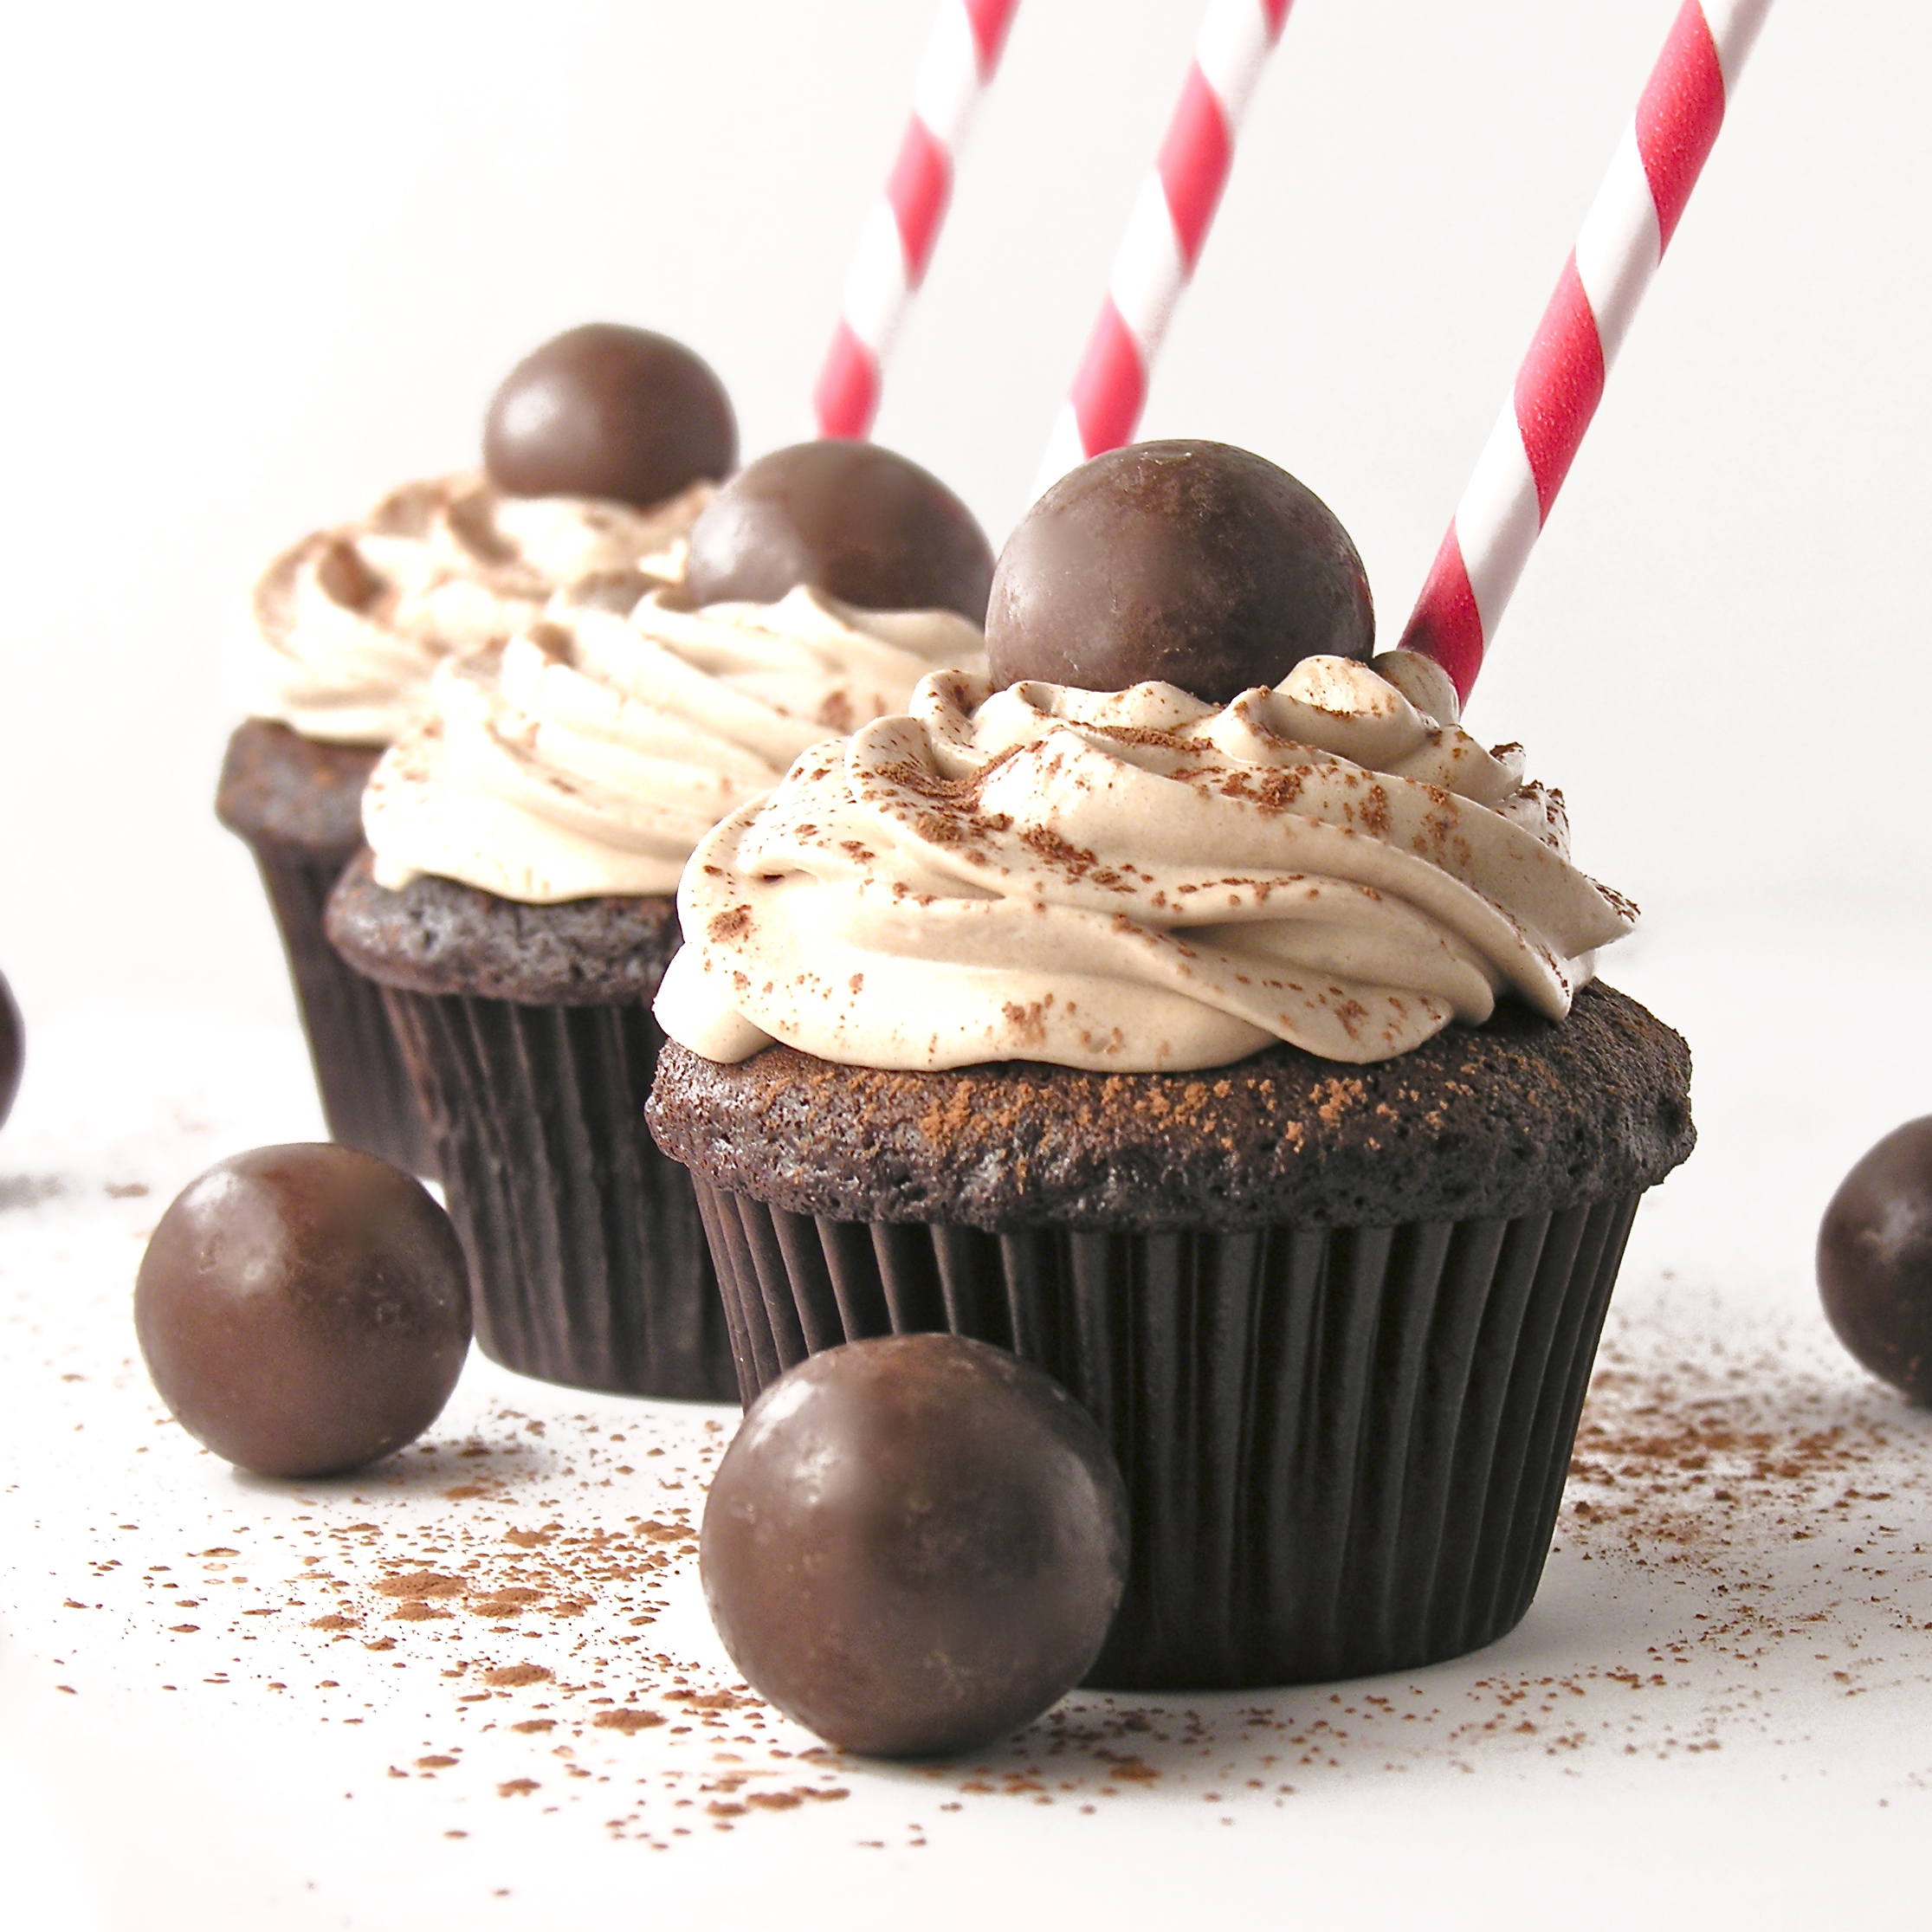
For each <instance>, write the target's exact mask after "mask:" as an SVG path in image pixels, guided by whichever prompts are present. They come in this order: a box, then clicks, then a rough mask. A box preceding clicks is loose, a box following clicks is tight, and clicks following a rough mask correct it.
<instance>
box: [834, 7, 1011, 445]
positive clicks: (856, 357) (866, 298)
mask: <svg viewBox="0 0 1932 1932" xmlns="http://www.w3.org/2000/svg"><path fill="white" fill-rule="evenodd" d="M1018 6H1019V0H940V12H939V18H938V19H937V20H936V21H934V23H933V37H932V38H931V39H930V40H929V41H928V42H927V43H926V55H925V58H924V60H923V61H921V63H920V68H919V80H918V83H917V85H916V87H914V93H913V112H912V119H911V120H908V122H907V123H906V132H905V137H904V139H902V140H901V142H900V144H899V155H898V158H897V159H896V160H895V161H894V163H893V164H892V172H891V174H890V175H888V177H887V178H886V190H885V192H884V194H882V196H881V197H879V199H878V200H877V201H876V202H875V203H874V204H873V205H872V212H871V213H870V215H869V216H867V218H866V223H865V229H864V231H863V233H862V234H861V236H859V249H858V254H857V255H856V258H855V259H854V261H853V263H852V268H851V272H850V275H847V276H846V278H845V299H844V301H843V305H842V307H841V309H840V313H839V319H838V327H837V330H836V331H834V333H833V335H832V346H831V349H830V352H829V353H828V354H827V355H826V357H825V365H824V368H823V369H822V370H821V371H820V372H819V376H818V386H817V388H816V389H815V390H814V391H812V398H811V401H812V412H813V414H814V415H815V416H816V417H817V421H818V433H819V435H820V436H850V437H852V438H855V439H860V438H863V437H864V436H866V435H867V434H868V433H869V431H870V430H871V428H872V419H873V417H875V416H876V415H877V414H878V412H879V386H880V381H881V378H882V373H883V372H884V368H885V362H886V358H887V357H888V355H889V354H890V353H891V352H892V345H893V340H894V338H895V336H896V335H897V334H898V333H899V324H900V322H901V320H902V319H903V317H904V315H905V313H906V308H907V305H908V303H909V302H910V301H911V300H912V296H913V291H914V289H916V288H918V287H919V285H920V283H921V281H924V280H925V279H926V268H927V263H928V262H931V260H932V259H933V244H934V242H937V241H938V240H939V232H940V223H942V222H943V221H944V220H945V219H946V206H947V203H948V202H949V201H950V200H951V199H952V198H953V166H954V164H955V162H956V161H957V159H958V157H959V152H960V146H961V145H962V144H963V143H964V141H965V139H966V129H967V128H968V126H970V125H971V124H972V113H973V109H974V108H975V107H978V106H979V97H980V95H981V94H984V93H985V91H986V89H987V87H989V86H990V85H991V84H992V77H993V74H994V73H995V72H996V71H997V70H998V66H999V56H1000V54H1001V52H1002V50H1003V49H1004V48H1005V44H1006V29H1008V28H1009V27H1010V26H1011V24H1012V20H1013V15H1014V13H1015V11H1016V10H1018Z"/></svg>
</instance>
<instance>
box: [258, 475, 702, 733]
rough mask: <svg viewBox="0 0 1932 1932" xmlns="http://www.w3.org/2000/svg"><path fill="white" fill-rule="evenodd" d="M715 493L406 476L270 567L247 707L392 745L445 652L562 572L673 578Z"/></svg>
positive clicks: (422, 700) (544, 592)
mask: <svg viewBox="0 0 1932 1932" xmlns="http://www.w3.org/2000/svg"><path fill="white" fill-rule="evenodd" d="M711 493H712V486H711V485H710V484H708V483H695V484H693V485H692V486H691V488H688V489H687V490H684V491H682V492H681V493H680V494H678V495H676V496H675V497H672V498H670V499H669V500H668V501H665V502H663V503H661V504H659V505H657V506H656V507H654V508H652V509H649V510H640V509H636V508H633V507H631V506H630V505H629V504H626V503H611V502H605V501H601V500H595V499H591V498H587V497H576V496H511V495H508V494H506V493H505V492H503V491H502V490H500V489H498V488H495V486H494V484H492V483H491V482H490V481H488V479H487V478H485V477H484V476H482V475H457V476H444V477H438V478H436V479H435V480H433V481H429V482H422V483H410V484H406V485H405V486H404V488H401V489H399V490H397V491H395V492H393V493H392V494H390V495H388V496H386V497H384V499H383V501H381V502H380V503H378V505H377V506H376V507H375V509H374V510H372V512H371V513H370V514H369V515H368V516H367V517H365V519H363V520H362V521H361V522H359V523H353V524H346V525H343V526H342V527H339V528H337V529H333V530H321V531H318V532H317V533H315V534H314V535H313V536H311V537H307V538H305V539H304V540H302V541H301V542H300V543H299V544H297V545H295V546H294V548H293V549H290V550H288V551H285V552H283V553H282V554H281V556H280V557H278V558H276V559H275V562H274V563H273V564H271V565H269V566H268V571H267V572H265V573H264V574H263V576H262V579H261V581H260V582H259V583H258V584H257V585H256V586H255V595H254V598H253V603H252V615H253V618H254V622H253V624H252V625H251V626H250V627H249V631H248V633H247V635H246V636H244V638H243V640H242V647H241V649H240V651H239V653H238V658H239V662H238V665H237V673H236V676H237V682H238V683H239V685H240V687H241V695H242V704H243V708H245V709H246V710H247V712H248V713H249V715H250V716H251V717H256V718H272V719H276V720H280V721H281V723H283V724H286V725H289V726H291V727H294V729H295V730H296V731H298V732H300V733H301V734H302V736H303V737H305V738H314V739H320V740H326V741H327V742H330V743H333V744H346V745H386V744H389V743H390V742H391V741H392V740H395V739H397V738H398V737H400V736H401V735H402V733H404V732H405V731H406V730H408V729H409V728H410V726H411V725H414V724H417V723H418V722H420V721H421V720H423V718H424V717H425V716H426V715H427V714H428V698H429V688H430V677H431V675H433V673H434V672H435V670H436V666H437V665H438V664H439V663H440V662H442V661H443V659H444V658H445V657H447V656H450V655H451V654H452V653H455V652H461V651H466V650H474V649H476V648H478V647H479V646H481V645H483V644H487V643H493V642H498V641H501V639H503V638H505V637H507V636H511V635H512V634H513V633H514V632H515V631H517V630H521V629H522V628H524V627H525V626H526V625H527V624H530V623H532V622H533V620H534V619H535V618H536V617H538V615H539V614H540V612H541V611H542V610H543V607H544V604H545V602H546V600H547V599H548V598H549V597H550V595H551V593H552V591H554V590H555V589H556V588H557V587H558V586H559V585H564V584H568V583H570V582H571V581H572V580H573V579H575V578H580V577H584V576H586V575H588V574H590V573H591V572H597V571H609V570H623V569H642V570H645V571H647V572H649V573H650V574H651V575H652V576H654V577H656V578H662V579H663V580H664V581H666V582H675V581H677V580H678V579H679V578H682V574H683V567H684V540H685V536H686V533H688V531H689V529H690V527H691V525H692V524H693V522H694V521H695V520H696V518H697V514H698V513H699V511H700V510H701V509H702V508H703V507H704V506H705V504H706V503H707V502H708V501H709V500H710V497H711Z"/></svg>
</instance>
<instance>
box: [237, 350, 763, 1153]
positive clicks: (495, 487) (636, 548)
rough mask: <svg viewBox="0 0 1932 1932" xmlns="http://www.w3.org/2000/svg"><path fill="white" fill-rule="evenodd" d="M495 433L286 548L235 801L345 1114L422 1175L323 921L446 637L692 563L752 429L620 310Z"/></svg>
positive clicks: (463, 640) (551, 355)
mask: <svg viewBox="0 0 1932 1932" xmlns="http://www.w3.org/2000/svg"><path fill="white" fill-rule="evenodd" d="M483 440H484V456H485V462H486V463H487V466H488V475H481V474H468V475H456V476H445V477H439V478H436V479H435V480H433V481H427V482H421V483H410V484H407V485H405V486H404V488H401V489H398V490H396V491H394V492H393V493H391V494H390V495H388V496H386V497H384V499H383V501H381V502H380V503H378V505H377V506H376V507H375V509H374V510H373V511H372V513H371V514H369V515H368V516H367V517H365V518H364V519H363V520H361V521H360V522H358V523H352V524H348V525H345V526H343V527H339V528H336V529H331V530H323V531H320V532H318V533H316V534H314V535H313V536H311V537H307V538H305V539H304V540H302V541H301V542H300V543H299V544H297V545H296V546H294V548H293V549H291V550H289V551H288V552H284V554H283V555H281V557H278V558H277V559H275V562H274V563H273V564H272V565H270V566H269V568H268V572H267V573H266V574H265V575H264V576H263V578H262V581H261V582H260V584H258V585H256V587H255V598H254V603H253V607H252V616H253V619H254V622H253V624H252V626H251V627H250V630H249V636H248V638H247V640H246V643H245V645H244V648H243V649H242V653H241V661H240V664H239V673H240V682H241V685H242V694H243V703H244V707H245V708H246V709H247V711H248V713H249V718H248V721H247V722H246V723H244V724H243V725H242V726H241V727H240V728H239V729H238V730H237V731H236V733H235V735H234V737H233V739H232V740H230V741H229V753H228V759H227V762H226V764H225V766H224V767H223V773H222V783H221V788H220V791H219V792H218V794H217V798H216V811H217V813H218V815H219V816H220V817H221V820H222V822H223V824H225V825H227V826H228V827H229V830H232V831H235V832H236V833H238V834H239V835H240V836H241V837H242V838H244V839H246V840H247V841H248V843H249V847H250V849H251V850H253V851H254V853H255V860H256V863H257V864H258V865H259V866H260V868H261V870H262V882H263V884H264V885H265V886H266V887H267V888H268V900H269V903H270V905H271V907H272V908H274V910H275V919H276V923H277V924H278V926H279V927H281V937H282V944H283V947H284V948H285V950H286V951H287V953H288V962H289V966H290V969H291V972H292V973H293V976H294V982H295V990H296V994H297V1002H298V1005H299V1006H300V1011H301V1018H302V1024H303V1028H304V1030H305V1031H306V1032H307V1036H308V1044H309V1051H310V1055H311V1056H312V1058H313V1061H314V1063H315V1072H316V1081H317V1084H318V1086H319V1087H320V1090H321V1096H322V1108H323V1112H324V1114H325V1115H326V1118H327V1121H328V1123H329V1131H330V1133H331V1134H333V1135H334V1137H335V1138H336V1139H337V1140H341V1141H344V1142H346V1143H347V1144H348V1145H350V1146H352V1147H360V1148H363V1149H365V1151H367V1152H369V1153H376V1154H379V1155H381V1156H382V1157H384V1159H386V1160H391V1161H393V1162H395V1163H396V1164H397V1166H404V1167H410V1168H413V1169H414V1170H415V1171H416V1172H417V1173H434V1172H435V1165H434V1156H433V1154H432V1153H431V1152H430V1146H429V1141H428V1136H427V1134H426V1132H425V1128H424V1125H423V1120H422V1117H421V1113H420V1109H419V1108H418V1107H417V1102H416V1101H415V1098H414V1095H413V1094H412V1092H411V1089H410V1083H409V1081H408V1079H407V1077H406V1076H405V1075H404V1071H403V1069H402V1064H401V1061H400V1059H399V1057H398V1055H397V1048H396V1045H395V1043H394V1042H393V1040H392V1039H391V1037H390V1034H389V1029H388V1025H387V1023H386V1021H385V1020H384V1017H383V1014H382V1011H381V1010H380V1005H379V1002H378V1000H377V998H375V996H374V994H373V992H372V990H371V989H370V988H369V987H368V986H367V985H364V984H363V983H362V982H361V981H359V980H358V979H356V978H355V977H354V976H353V975H352V974H351V973H348V972H345V971H344V969H343V967H342V965H341V962H340V961H339V960H338V959H337V958H336V957H335V955H334V953H332V952H331V951H330V949H329V947H328V944H327V942H326V940H325V939H324V937H323V933H322V908H323V905H324V902H325V901H326V898H327V896H328V892H329V889H330V888H331V887H332V886H333V884H334V883H335V881H336V880H337V878H338V877H339V876H340V875H341V871H342V868H343V867H344V866H345V865H346V863H348V861H349V859H350V858H351V856H352V855H353V854H354V853H355V852H356V851H357V850H359V847H360V845H361V843H362V839H361V830H360V800H361V791H362V786H363V784H364V783H365V780H366V779H368V776H369V773H370V771H371V770H372V768H373V766H374V765H375V762H376V758H377V755H378V753H379V752H380V751H381V749H382V748H383V747H384V746H386V745H390V744H392V743H393V742H394V741H395V740H397V738H398V737H400V736H401V735H402V734H403V733H404V732H405V731H408V730H409V729H410V728H411V727H413V726H415V725H417V724H419V723H421V722H422V721H423V719H424V718H426V717H427V716H428V696H429V686H430V676H431V675H432V674H433V673H434V671H435V669H436V666H437V665H438V664H439V663H440V662H443V659H444V658H445V657H448V656H451V655H453V654H458V653H461V652H463V651H467V650H474V649H478V648H481V646H484V645H486V644H489V643H501V642H502V640H503V639H505V638H507V637H508V636H511V635H512V634H513V633H514V632H515V631H517V630H521V629H523V628H524V627H525V626H527V624H530V623H532V622H533V621H534V619H535V618H536V617H537V616H538V614H539V613H540V611H541V610H542V609H543V606H544V604H545V602H546V599H547V598H549V596H550V595H551V593H552V591H554V590H556V589H557V588H558V587H559V585H565V584H569V583H572V582H575V581H576V580H578V578H584V577H586V576H590V575H592V574H595V573H598V572H610V571H642V572H644V573H646V574H647V575H648V576H649V578H651V579H652V581H654V582H659V583H675V581H676V580H677V579H678V578H679V577H680V576H681V575H682V570H683V565H684V559H685V553H686V549H687V540H688V535H689V532H690V529H691V526H692V524H693V523H694V522H695V520H696V518H697V516H698V514H699V512H700V511H701V510H702V509H703V508H704V507H705V505H706V504H707V503H708V501H710V498H711V494H712V485H713V483H714V482H715V481H717V480H718V479H720V478H721V477H723V476H725V475H728V474H729V473H730V470H731V468H732V466H733V463H734V462H736V460H737V449H738V432H737V428H736V425H735V423H733V418H732V410H731V404H730V402H729V400H728V399H727V397H726V395H725V392H724V389H723V387H722V385H721V384H720V383H719V381H718V378H716V376H714V374H713V373H712V372H711V371H710V370H709V369H708V368H707V367H706V366H705V365H704V364H703V363H702V362H701V360H700V359H698V358H697V357H696V356H695V355H693V354H692V353H691V352H690V351H689V350H688V349H686V348H684V347H683V346H681V345H680V344H678V343H675V342H673V341H672V340H670V339H669V337H666V336H662V335H657V334H655V333H652V332H651V331H649V330H648V329H636V328H630V327H625V326H620V325H618V324H615V323H607V322H594V323H591V324H588V325H586V326H584V327H581V328H577V329H572V330H569V331H567V332H566V333H565V334H563V335H560V336H559V337H557V338H556V339H554V340H552V341H551V342H548V343H546V344H545V345H544V346H543V347H542V348H540V349H539V350H538V351H536V352H535V353H534V354H533V355H531V356H529V357H527V359H525V360H524V361H523V362H521V363H520V364H519V365H517V367H516V368H515V369H514V370H513V371H512V372H510V374H509V376H508V377H507V378H506V379H505V381H504V382H503V384H502V385H501V388H500V389H499V390H498V391H497V393H496V395H495V397H494V398H493V400H492V402H491V404H490V407H489V411H488V419H487V421H486V423H485V428H484V439H483Z"/></svg>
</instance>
